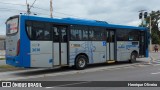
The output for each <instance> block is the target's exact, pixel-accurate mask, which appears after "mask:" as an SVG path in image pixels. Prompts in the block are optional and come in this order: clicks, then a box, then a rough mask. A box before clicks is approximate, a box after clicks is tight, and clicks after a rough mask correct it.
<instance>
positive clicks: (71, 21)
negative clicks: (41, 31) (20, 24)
mask: <svg viewBox="0 0 160 90" xmlns="http://www.w3.org/2000/svg"><path fill="white" fill-rule="evenodd" d="M20 17H21V19H25V20H26V19H27V20H36V21H46V22H55V23H63V24H77V25H89V26H99V27H108V28H115V29H116V28H122V29H134V30H136V29H139V30H142V31H143V30H147V28H145V27H136V26H126V25H115V24H109V23H107V22H105V21H97V20H86V19H77V18H62V19H58V18H46V17H37V16H27V15H20Z"/></svg>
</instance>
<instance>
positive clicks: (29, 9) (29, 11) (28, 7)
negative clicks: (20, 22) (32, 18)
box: [26, 0, 36, 15]
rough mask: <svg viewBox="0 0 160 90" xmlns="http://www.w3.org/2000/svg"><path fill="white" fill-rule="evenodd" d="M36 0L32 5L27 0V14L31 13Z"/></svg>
mask: <svg viewBox="0 0 160 90" xmlns="http://www.w3.org/2000/svg"><path fill="white" fill-rule="evenodd" d="M35 2H36V0H34V2H33V4H32V5H31V6H30V5H29V4H28V2H27V0H26V5H27V15H30V14H31V8H32V7H33V5H34V4H35Z"/></svg>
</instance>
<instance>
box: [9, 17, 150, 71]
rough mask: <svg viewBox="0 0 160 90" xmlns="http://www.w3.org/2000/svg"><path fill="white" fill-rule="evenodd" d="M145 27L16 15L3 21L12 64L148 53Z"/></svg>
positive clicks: (84, 61) (80, 62)
mask: <svg viewBox="0 0 160 90" xmlns="http://www.w3.org/2000/svg"><path fill="white" fill-rule="evenodd" d="M147 32H148V30H147V28H144V27H135V26H125V25H115V24H109V23H107V22H105V21H97V20H86V19H78V18H61V19H59V18H45V17H38V16H28V15H16V16H12V17H10V18H8V19H7V21H6V63H7V64H9V65H12V66H15V67H24V68H30V67H45V68H54V67H57V66H60V67H61V66H74V67H75V68H76V69H84V68H86V66H87V65H88V64H95V63H106V62H108V63H109V62H119V61H129V62H131V63H133V62H136V58H138V57H148V33H147Z"/></svg>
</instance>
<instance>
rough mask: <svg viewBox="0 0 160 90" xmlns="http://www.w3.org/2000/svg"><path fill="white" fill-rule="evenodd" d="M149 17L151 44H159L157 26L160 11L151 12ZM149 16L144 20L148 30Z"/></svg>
mask: <svg viewBox="0 0 160 90" xmlns="http://www.w3.org/2000/svg"><path fill="white" fill-rule="evenodd" d="M150 16H151V27H152V29H151V38H152V43H153V44H160V31H159V26H158V24H159V23H160V10H158V11H152V12H151V13H150ZM150 16H148V17H147V18H146V27H148V28H149V23H150Z"/></svg>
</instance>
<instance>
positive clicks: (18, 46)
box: [17, 39, 20, 56]
mask: <svg viewBox="0 0 160 90" xmlns="http://www.w3.org/2000/svg"><path fill="white" fill-rule="evenodd" d="M19 51H20V39H19V40H18V42H17V56H18V54H19Z"/></svg>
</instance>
